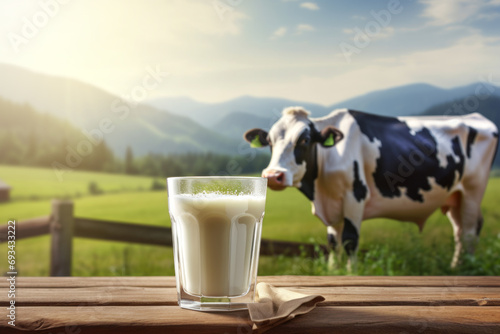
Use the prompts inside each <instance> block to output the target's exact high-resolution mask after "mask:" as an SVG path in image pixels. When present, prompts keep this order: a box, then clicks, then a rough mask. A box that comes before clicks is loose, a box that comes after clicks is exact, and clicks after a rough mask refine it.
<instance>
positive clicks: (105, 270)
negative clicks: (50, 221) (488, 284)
mask: <svg viewBox="0 0 500 334" xmlns="http://www.w3.org/2000/svg"><path fill="white" fill-rule="evenodd" d="M51 174H52V171H51V170H50V169H49V170H47V169H38V168H19V167H7V166H0V177H1V178H2V179H3V180H4V181H6V182H7V183H9V184H10V185H12V186H13V190H12V201H10V202H8V203H3V204H0V222H1V223H6V222H7V220H8V219H17V220H23V219H26V218H31V217H36V216H42V215H48V214H49V213H50V206H51V204H50V202H51V201H50V198H53V197H67V196H70V197H72V196H73V197H72V198H73V200H74V202H75V215H76V216H79V217H89V218H98V219H108V220H114V221H123V222H132V223H143V224H149V225H159V226H169V225H170V221H169V218H168V207H167V194H166V191H147V190H146V189H149V187H150V186H151V183H152V181H153V178H147V177H131V176H124V175H110V174H105V173H86V172H85V173H84V172H71V173H70V174H66V175H67V179H65V181H64V182H62V183H60V182H59V181H57V179H55V177H53V176H52V175H51ZM90 181H94V182H97V184H98V185H99V188H100V189H102V190H103V191H104V194H101V195H96V196H91V195H90V194H89V193H88V192H85V191H86V187H87V185H88V183H89V182H90ZM35 184H36V186H33V185H35ZM78 193H79V194H80V195H79V196H75V194H78ZM499 197H500V179H499V178H492V179H491V180H490V183H489V186H488V189H487V193H486V196H485V199H484V201H483V213H484V216H485V225H484V228H483V231H482V234H481V235H482V237H481V241H480V243H479V246H478V248H477V252H476V256H469V257H465V258H464V261H463V264H462V265H461V266H460V268H459V269H456V270H451V269H450V267H449V263H450V261H451V257H452V254H453V239H452V228H451V225H450V223H449V222H448V220H447V219H446V217H444V216H443V215H442V214H440V213H438V212H437V213H435V214H434V215H432V216H431V218H430V219H429V220H428V222H427V224H426V226H425V228H424V231H423V232H422V233H420V232H419V231H418V228H417V226H416V225H414V224H410V223H401V222H396V221H391V220H386V219H374V220H370V221H366V222H364V223H363V225H362V229H361V238H360V252H359V256H358V262H357V266H356V268H355V269H354V270H353V272H352V274H358V275H450V274H453V275H471V274H474V275H500V261H498V255H497V254H500V239H499V237H500V208H499V207H498V198H499ZM263 237H264V238H270V239H278V240H291V241H302V242H312V243H317V244H320V243H325V241H326V228H325V227H324V226H323V224H322V223H321V222H320V221H319V220H318V219H317V218H316V217H314V216H313V215H312V214H311V206H310V203H309V202H308V201H307V199H306V198H305V197H304V196H303V195H302V194H300V192H299V191H297V190H296V189H286V190H285V191H282V192H273V191H269V192H268V199H267V203H266V215H265V218H264V225H263ZM49 245H50V237H49V236H42V237H37V238H31V239H25V240H19V241H18V242H17V244H16V256H17V269H18V272H19V273H20V275H23V276H46V275H48V269H49V258H48V256H49ZM6 251H7V245H6V244H0V254H3V253H6ZM4 258H6V254H5V256H4ZM345 263H346V259H345V258H340V259H339V260H338V265H336V266H332V265H330V264H329V263H328V261H327V260H325V259H322V258H321V259H316V260H312V259H308V258H306V257H296V258H285V257H282V256H278V257H262V258H261V259H260V265H259V274H260V275H283V274H305V275H343V274H347V272H346V269H345ZM6 265H7V263H6V261H0V272H5V271H7V270H6ZM72 273H73V275H75V276H109V275H112V276H115V275H137V276H141V275H173V274H174V269H173V256H172V249H171V248H168V247H157V246H146V245H138V244H127V243H120V242H106V241H100V240H90V239H82V238H75V240H74V249H73V272H72Z"/></svg>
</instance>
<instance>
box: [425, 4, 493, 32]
mask: <svg viewBox="0 0 500 334" xmlns="http://www.w3.org/2000/svg"><path fill="white" fill-rule="evenodd" d="M420 3H421V4H423V5H424V6H425V9H424V11H423V14H422V16H424V17H427V18H429V19H430V21H429V24H430V25H434V26H444V25H448V24H455V23H461V22H464V21H466V20H469V19H481V18H485V17H484V16H482V15H484V13H480V12H481V11H482V10H484V9H487V8H488V7H496V6H500V1H499V0H492V1H487V0H439V1H435V0H420Z"/></svg>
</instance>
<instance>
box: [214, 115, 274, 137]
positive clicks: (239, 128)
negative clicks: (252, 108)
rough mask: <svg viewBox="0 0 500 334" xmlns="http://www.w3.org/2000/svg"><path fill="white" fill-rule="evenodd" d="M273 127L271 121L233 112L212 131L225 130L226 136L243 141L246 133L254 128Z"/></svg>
mask: <svg viewBox="0 0 500 334" xmlns="http://www.w3.org/2000/svg"><path fill="white" fill-rule="evenodd" d="M271 125H272V122H270V120H269V119H267V118H265V117H260V116H256V115H253V114H249V113H244V112H238V111H235V112H232V113H230V114H228V115H226V116H224V117H223V118H222V119H221V120H220V121H219V122H217V124H215V125H213V126H212V129H213V130H214V131H216V130H217V129H219V131H220V129H224V135H226V136H228V137H231V138H234V139H240V140H243V139H242V138H243V134H244V133H245V131H247V130H250V129H252V128H262V129H269V128H270V127H271Z"/></svg>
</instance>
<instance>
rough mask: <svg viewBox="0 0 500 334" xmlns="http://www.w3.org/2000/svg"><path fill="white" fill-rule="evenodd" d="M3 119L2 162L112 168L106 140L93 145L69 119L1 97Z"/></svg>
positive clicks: (0, 150)
mask: <svg viewBox="0 0 500 334" xmlns="http://www.w3.org/2000/svg"><path fill="white" fill-rule="evenodd" d="M0 119H1V120H2V121H1V122H0V163H5V164H14V165H16V164H23V165H31V166H44V167H51V166H53V163H58V164H60V165H58V166H59V167H57V168H60V167H61V166H62V165H64V166H66V167H70V168H81V169H86V170H109V169H110V168H111V167H112V165H113V161H114V156H113V153H112V152H111V150H110V149H109V148H108V146H107V145H106V143H105V142H102V141H101V142H99V143H98V142H96V143H95V144H93V145H92V144H91V143H89V142H88V141H87V140H86V138H85V136H84V134H83V133H82V132H81V131H80V130H78V129H77V128H76V127H74V126H73V125H71V124H69V123H68V122H67V121H64V120H61V119H59V118H57V117H55V116H52V115H49V114H43V113H40V112H38V111H36V110H34V109H33V108H32V107H30V106H29V105H27V104H18V103H13V102H10V101H7V100H5V99H2V98H0ZM68 159H69V160H68ZM54 176H56V174H54Z"/></svg>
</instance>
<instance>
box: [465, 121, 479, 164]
mask: <svg viewBox="0 0 500 334" xmlns="http://www.w3.org/2000/svg"><path fill="white" fill-rule="evenodd" d="M476 137H477V130H476V129H474V128H473V127H470V126H469V135H468V136H467V158H469V159H470V154H471V152H470V151H471V148H472V144H474V141H475V140H476Z"/></svg>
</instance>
